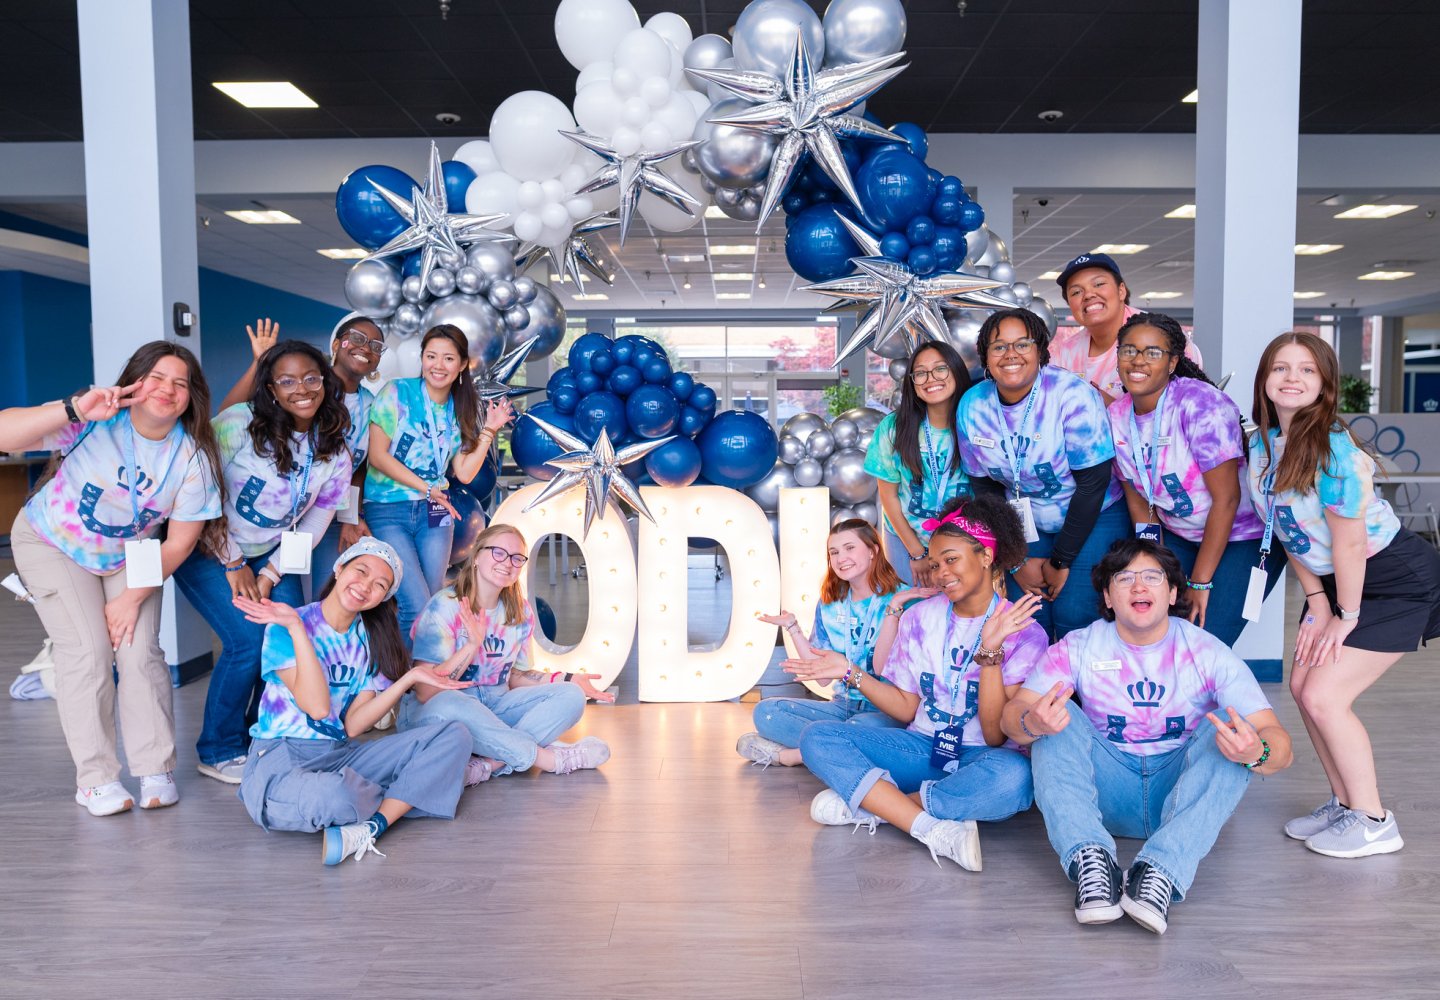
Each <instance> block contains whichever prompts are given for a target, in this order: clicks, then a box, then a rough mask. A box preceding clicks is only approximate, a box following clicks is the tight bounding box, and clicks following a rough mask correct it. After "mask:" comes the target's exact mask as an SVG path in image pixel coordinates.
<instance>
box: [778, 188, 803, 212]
mask: <svg viewBox="0 0 1440 1000" xmlns="http://www.w3.org/2000/svg"><path fill="white" fill-rule="evenodd" d="M780 207H781V208H782V209H784V210H785V214H786V215H799V214H800V213H801V212H803V211H805V209H807V208H809V207H810V199H809V198H807V197H805V196H804V195H803V194H801V193H800V192H799V191H794V190H792V191H791V192H790V193H789V194H787V195H786V196H785V197H784V198H782V199H781V200H780Z"/></svg>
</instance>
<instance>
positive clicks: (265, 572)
mask: <svg viewBox="0 0 1440 1000" xmlns="http://www.w3.org/2000/svg"><path fill="white" fill-rule="evenodd" d="M260 575H261V576H263V577H264V578H265V579H267V580H269V581H270V582H271V583H272V584H278V583H279V582H280V574H279V572H278V571H276V569H275V567H273V566H271V565H270V564H269V563H266V564H265V565H264V566H262V567H260Z"/></svg>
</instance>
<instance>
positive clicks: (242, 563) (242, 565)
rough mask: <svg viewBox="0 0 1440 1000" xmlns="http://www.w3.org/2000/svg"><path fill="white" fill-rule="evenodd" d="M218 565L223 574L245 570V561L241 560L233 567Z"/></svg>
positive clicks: (224, 564) (223, 564)
mask: <svg viewBox="0 0 1440 1000" xmlns="http://www.w3.org/2000/svg"><path fill="white" fill-rule="evenodd" d="M220 565H221V566H223V567H224V568H225V572H227V573H238V572H240V571H241V570H242V569H244V568H245V560H244V559H241V560H240V561H239V562H237V563H236V564H235V565H234V566H231V565H228V564H227V563H223V562H222V563H221V564H220Z"/></svg>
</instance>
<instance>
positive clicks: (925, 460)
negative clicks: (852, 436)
mask: <svg viewBox="0 0 1440 1000" xmlns="http://www.w3.org/2000/svg"><path fill="white" fill-rule="evenodd" d="M927 432H928V433H927ZM954 454H955V435H954V434H952V433H951V431H950V429H949V428H948V427H947V428H945V429H944V430H936V429H935V428H933V427H931V426H930V422H929V421H928V420H927V421H926V422H925V425H924V426H922V427H921V428H920V467H921V469H922V470H923V471H924V474H923V476H922V477H921V481H920V482H916V481H915V478H914V474H913V473H912V472H911V471H910V467H909V466H907V465H906V464H905V463H904V462H902V461H901V460H900V453H899V452H898V451H896V449H895V414H893V413H891V414H889V415H887V416H886V417H885V419H883V420H881V421H880V423H879V424H878V425H877V426H876V427H875V434H874V436H873V437H871V439H870V446H869V447H868V448H866V449H865V471H866V472H868V473H870V475H872V476H874V477H875V478H876V479H880V480H883V481H885V482H887V483H894V484H895V485H896V491H895V492H896V496H897V497H898V498H899V501H900V509H901V510H902V511H903V512H904V514H905V520H906V521H907V522H908V523H909V525H910V530H911V531H914V532H915V535H916V537H918V538H919V539H920V540H921V541H922V542H925V543H927V544H928V543H929V541H930V532H928V531H926V530H925V529H924V528H922V527H920V525H921V524H922V523H924V522H925V521H926V520H928V519H930V518H933V517H939V516H940V511H941V510H942V509H943V508H944V506H945V504H946V502H947V501H949V500H950V499H951V498H952V497H955V496H958V495H960V494H962V493H967V492H969V489H970V487H969V479H968V477H967V476H966V475H965V470H964V469H962V468H952V467H951V462H952V460H953V456H954ZM886 523H887V524H888V523H889V522H888V520H887V522H886ZM890 530H891V533H892V534H893V533H894V529H893V528H891V529H890Z"/></svg>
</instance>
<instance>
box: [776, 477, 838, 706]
mask: <svg viewBox="0 0 1440 1000" xmlns="http://www.w3.org/2000/svg"><path fill="white" fill-rule="evenodd" d="M829 537H830V491H829V490H828V489H826V488H825V487H823V486H797V487H793V488H785V489H782V490H781V491H780V607H782V608H784V609H785V610H786V611H789V612H790V613H791V614H793V615H794V616H795V620H796V621H798V622H799V623H800V627H801V628H802V629H804V630H805V631H806V633H809V631H810V623H811V622H813V621H814V620H815V608H816V606H817V605H818V604H819V603H820V584H821V583H822V582H823V581H824V579H825V568H826V564H827V563H828V561H829V558H830V556H829V548H828V547H827V545H826V541H827V539H828V538H829ZM780 634H781V635H783V636H784V637H785V650H786V652H787V653H789V655H790V656H794V655H795V645H794V640H792V639H791V638H790V632H789V631H788V630H784V631H782V632H781V633H780ZM831 683H832V682H830V681H805V686H806V687H807V688H809V689H810V690H811V691H813V692H814V693H815V694H818V695H819V696H820V697H822V698H829V697H830V696H831V694H832V689H831Z"/></svg>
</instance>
